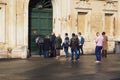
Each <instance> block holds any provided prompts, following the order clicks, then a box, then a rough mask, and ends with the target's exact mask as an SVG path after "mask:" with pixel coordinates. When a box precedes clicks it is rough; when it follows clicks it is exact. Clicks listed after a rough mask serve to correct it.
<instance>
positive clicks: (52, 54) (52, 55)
mask: <svg viewBox="0 0 120 80" xmlns="http://www.w3.org/2000/svg"><path fill="white" fill-rule="evenodd" d="M55 39H56V36H55V33H54V32H52V34H51V37H50V45H51V54H50V57H56V50H55Z"/></svg>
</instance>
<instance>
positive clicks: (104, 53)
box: [102, 32, 108, 58]
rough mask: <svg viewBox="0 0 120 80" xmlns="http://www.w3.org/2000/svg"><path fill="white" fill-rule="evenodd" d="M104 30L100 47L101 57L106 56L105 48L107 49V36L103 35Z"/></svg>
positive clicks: (103, 33)
mask: <svg viewBox="0 0 120 80" xmlns="http://www.w3.org/2000/svg"><path fill="white" fill-rule="evenodd" d="M105 34H106V33H105V32H102V36H103V39H104V40H103V47H102V57H105V58H106V57H107V49H108V37H107V36H106V35H105Z"/></svg>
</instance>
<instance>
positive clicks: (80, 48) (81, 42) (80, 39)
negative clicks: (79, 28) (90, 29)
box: [78, 32, 85, 56]
mask: <svg viewBox="0 0 120 80" xmlns="http://www.w3.org/2000/svg"><path fill="white" fill-rule="evenodd" d="M78 38H79V46H78V51H79V56H80V54H81V55H83V54H84V53H83V45H84V42H85V39H84V37H83V36H82V33H81V32H79V33H78Z"/></svg>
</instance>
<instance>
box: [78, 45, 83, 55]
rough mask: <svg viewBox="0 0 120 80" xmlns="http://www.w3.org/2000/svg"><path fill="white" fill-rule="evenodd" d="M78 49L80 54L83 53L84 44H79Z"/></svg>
mask: <svg viewBox="0 0 120 80" xmlns="http://www.w3.org/2000/svg"><path fill="white" fill-rule="evenodd" d="M78 51H79V54H78V55H79V56H80V54H81V55H83V45H79V46H78Z"/></svg>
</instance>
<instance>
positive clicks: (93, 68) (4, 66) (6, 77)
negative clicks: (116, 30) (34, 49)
mask: <svg viewBox="0 0 120 80" xmlns="http://www.w3.org/2000/svg"><path fill="white" fill-rule="evenodd" d="M0 80H120V54H109V55H108V57H107V58H103V59H102V63H99V64H96V63H95V55H83V56H81V57H80V59H79V61H78V62H71V61H70V60H68V61H66V60H65V58H64V57H61V58H60V59H59V60H56V59H55V58H48V59H44V58H42V57H32V58H29V59H24V60H23V59H1V60H0Z"/></svg>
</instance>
